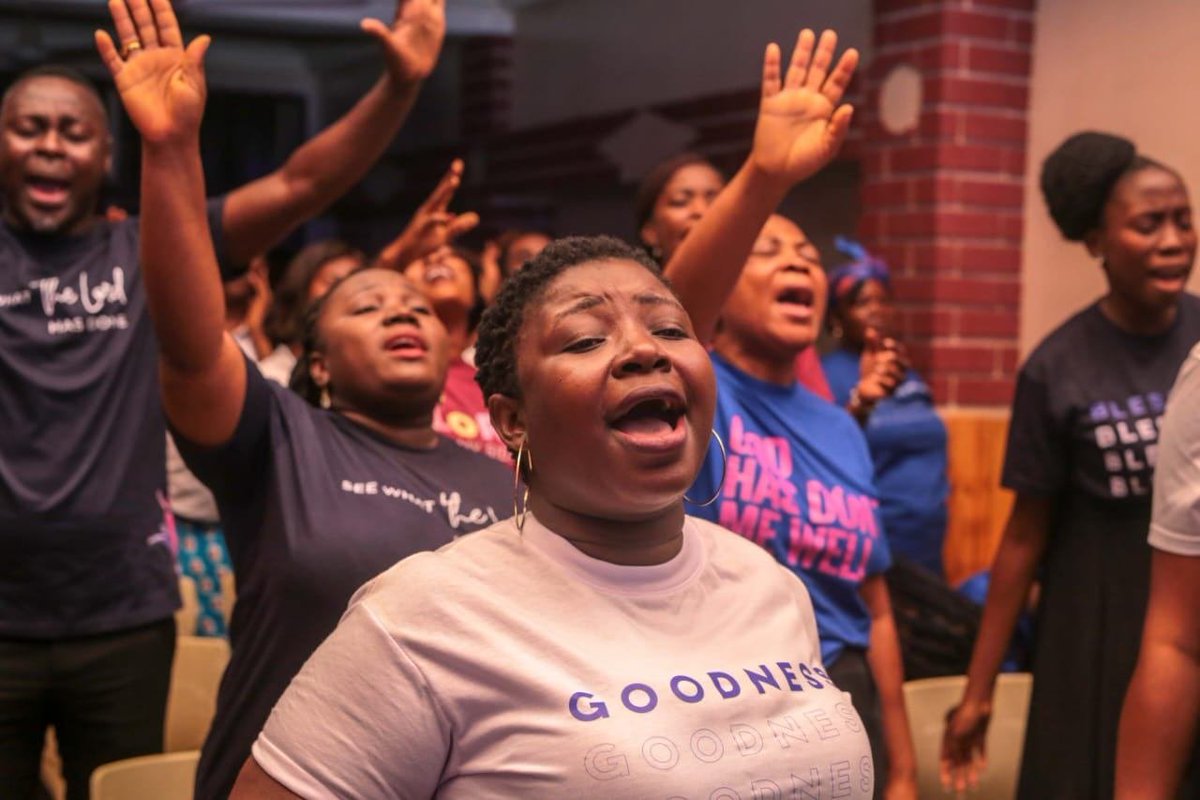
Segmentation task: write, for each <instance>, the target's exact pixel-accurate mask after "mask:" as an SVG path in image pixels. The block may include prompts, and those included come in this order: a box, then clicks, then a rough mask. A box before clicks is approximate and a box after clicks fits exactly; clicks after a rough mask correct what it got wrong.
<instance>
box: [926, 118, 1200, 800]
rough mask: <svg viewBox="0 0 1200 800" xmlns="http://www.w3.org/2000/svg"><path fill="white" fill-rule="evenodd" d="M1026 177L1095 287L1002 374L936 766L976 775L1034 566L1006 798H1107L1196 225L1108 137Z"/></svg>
mask: <svg viewBox="0 0 1200 800" xmlns="http://www.w3.org/2000/svg"><path fill="white" fill-rule="evenodd" d="M1041 184H1042V192H1043V194H1044V195H1045V198H1046V204H1047V206H1048V207H1049V211H1050V216H1051V217H1052V218H1053V219H1054V222H1055V224H1056V225H1057V226H1058V228H1059V230H1060V231H1061V232H1062V234H1063V236H1064V237H1065V238H1066V239H1068V240H1069V241H1074V242H1079V243H1081V244H1082V245H1083V246H1084V247H1086V248H1087V251H1088V253H1089V254H1090V255H1091V256H1092V257H1093V258H1095V259H1097V260H1098V261H1099V264H1100V268H1101V269H1102V270H1103V271H1104V276H1105V279H1106V281H1107V283H1108V291H1107V292H1106V293H1105V294H1104V296H1103V297H1101V298H1100V299H1099V300H1097V301H1096V302H1095V303H1092V304H1091V305H1089V306H1088V307H1087V308H1085V309H1084V310H1083V311H1081V312H1079V313H1078V314H1076V315H1074V316H1073V317H1071V318H1070V319H1069V320H1067V322H1065V323H1064V324H1063V325H1062V326H1060V327H1059V328H1058V329H1057V330H1055V331H1054V332H1053V333H1051V334H1050V335H1049V336H1047V337H1046V338H1045V340H1043V341H1042V343H1041V344H1040V345H1038V347H1037V348H1036V349H1035V350H1034V351H1033V353H1032V354H1031V355H1030V356H1029V359H1028V360H1027V361H1026V362H1025V364H1024V366H1023V367H1022V368H1021V371H1020V374H1019V376H1018V378H1017V389H1016V395H1015V397H1014V399H1013V410H1012V424H1011V428H1010V431H1009V440H1008V451H1007V455H1006V458H1005V465H1004V471H1003V476H1002V482H1003V484H1004V485H1005V486H1006V487H1008V488H1010V489H1012V490H1013V491H1015V492H1016V502H1015V504H1014V506H1013V510H1012V514H1011V516H1010V517H1009V520H1008V525H1007V527H1006V528H1005V531H1004V537H1003V539H1002V541H1001V544H1000V549H999V551H998V552H997V554H996V560H995V564H994V566H993V568H992V584H991V588H990V590H989V592H988V599H987V605H986V606H985V608H984V615H983V622H982V626H981V629H980V633H979V639H978V641H977V642H976V645H975V652H974V654H973V657H972V659H971V666H970V669H969V671H968V682H967V688H966V690H965V692H964V695H963V700H962V702H961V703H960V704H959V705H958V706H957V707H956V708H955V709H954V710H953V711H952V712H951V713H950V715H949V716H948V718H947V726H946V734H945V739H944V742H943V747H942V778H943V782H945V783H947V784H952V785H953V786H954V787H955V788H956V789H958V790H959V791H961V790H962V789H964V788H965V787H966V786H967V785H968V783H973V782H974V781H975V780H976V778H977V776H978V772H979V769H980V767H981V765H982V760H983V743H984V738H985V735H986V732H987V724H988V716H989V713H990V711H991V698H992V690H993V687H994V685H995V679H996V673H997V670H998V668H999V665H1000V661H1001V659H1002V658H1003V656H1004V651H1005V648H1006V647H1007V644H1008V641H1009V639H1010V638H1011V636H1012V631H1013V626H1014V624H1015V623H1016V619H1017V616H1018V615H1019V613H1020V611H1021V608H1022V606H1023V604H1024V602H1025V598H1026V597H1027V595H1028V593H1029V589H1030V586H1031V584H1032V583H1033V580H1034V576H1035V575H1037V576H1038V577H1039V578H1040V580H1041V586H1042V590H1041V600H1040V607H1039V611H1038V631H1037V645H1036V649H1035V653H1034V658H1033V674H1034V686H1033V697H1032V701H1031V704H1030V709H1029V724H1028V728H1027V733H1026V740H1025V751H1024V756H1023V758H1022V763H1021V779H1020V786H1019V790H1018V796H1019V797H1021V798H1046V797H1055V798H1057V797H1070V798H1109V797H1112V796H1113V779H1114V774H1113V773H1114V764H1115V761H1116V743H1117V723H1118V720H1119V717H1120V714H1121V703H1122V700H1123V698H1124V695H1125V689H1126V686H1127V684H1128V682H1129V679H1130V675H1131V674H1132V672H1133V667H1134V663H1135V661H1136V659H1137V650H1138V642H1139V641H1140V639H1141V631H1142V620H1143V618H1144V616H1145V611H1146V600H1147V591H1148V582H1149V567H1150V548H1149V546H1148V545H1147V543H1146V532H1147V530H1148V528H1149V523H1150V487H1151V479H1152V477H1153V471H1154V462H1155V456H1156V453H1157V440H1158V423H1159V419H1160V418H1161V416H1162V414H1163V410H1164V406H1165V403H1166V398H1167V393H1168V392H1169V391H1170V388H1171V385H1172V383H1173V382H1174V380H1175V375H1176V373H1177V372H1178V371H1179V367H1180V365H1181V364H1182V363H1183V361H1184V359H1185V358H1186V357H1187V354H1188V351H1189V350H1190V349H1191V347H1192V345H1193V344H1195V343H1196V341H1197V340H1200V299H1198V298H1196V297H1195V296H1193V295H1190V294H1188V293H1186V292H1185V290H1184V287H1185V285H1186V283H1187V279H1188V275H1189V274H1190V273H1191V270H1192V262H1193V259H1194V257H1195V254H1196V232H1195V230H1194V229H1193V227H1192V209H1191V203H1190V201H1189V200H1188V193H1187V188H1186V187H1185V186H1184V184H1183V181H1182V180H1181V179H1180V177H1179V175H1178V174H1177V173H1176V172H1175V171H1174V170H1173V169H1171V168H1170V167H1167V166H1165V165H1163V164H1161V163H1159V162H1157V161H1154V160H1152V159H1150V158H1147V157H1146V156H1143V155H1140V154H1139V153H1138V152H1137V150H1136V148H1135V147H1134V145H1133V143H1132V142H1129V141H1128V140H1126V139H1122V138H1120V137H1118V136H1112V135H1109V134H1104V133H1094V132H1087V133H1079V134H1076V135H1074V136H1071V137H1070V138H1068V139H1067V140H1066V141H1065V142H1063V143H1062V144H1061V145H1059V147H1058V148H1057V149H1056V150H1055V151H1054V152H1053V153H1051V154H1050V156H1049V157H1048V158H1047V159H1046V161H1045V162H1044V163H1043V165H1042V177H1041ZM1186 796H1189V797H1191V796H1194V795H1192V794H1188V795H1186Z"/></svg>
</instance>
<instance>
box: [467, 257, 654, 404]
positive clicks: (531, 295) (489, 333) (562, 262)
mask: <svg viewBox="0 0 1200 800" xmlns="http://www.w3.org/2000/svg"><path fill="white" fill-rule="evenodd" d="M611 260H618V261H632V262H634V263H635V264H638V265H640V266H642V267H645V268H646V269H647V270H648V271H649V272H650V273H651V274H653V275H654V276H655V277H656V278H658V279H659V280H660V281H662V283H663V285H664V286H666V287H667V288H668V289H669V288H670V284H669V283H668V282H667V280H666V278H664V277H663V274H662V270H661V269H660V268H659V266H658V264H656V263H655V262H654V260H653V259H651V258H650V257H649V256H648V255H646V253H645V252H644V251H642V250H640V249H639V248H636V247H633V246H632V245H630V244H628V243H626V242H623V241H621V240H620V239H615V238H613V237H611V236H572V237H569V238H566V239H559V240H557V241H554V242H551V243H550V244H549V245H547V246H546V249H545V250H543V251H542V252H541V253H539V254H538V255H537V257H536V258H534V259H532V260H531V261H530V262H529V263H528V264H526V265H525V267H524V268H523V269H521V270H520V271H519V272H516V273H515V274H513V276H512V277H510V278H509V279H508V280H507V281H505V282H504V285H503V286H502V287H501V289H500V293H499V294H498V295H496V300H495V302H494V303H492V305H491V306H490V307H489V308H488V310H487V311H485V312H484V313H483V319H482V321H481V322H480V323H479V338H478V340H477V341H476V344H475V364H476V365H477V367H478V369H477V371H476V373H475V380H476V382H478V383H479V387H480V388H481V389H482V390H483V396H484V398H485V399H486V398H488V397H491V396H492V395H494V394H502V395H506V396H508V397H520V396H521V389H520V386H518V384H517V341H518V339H519V338H520V334H521V326H522V325H523V324H524V321H525V312H526V310H527V309H528V308H529V306H530V305H532V304H533V303H535V302H536V301H537V300H538V299H539V298H540V297H541V296H542V294H543V293H544V292H545V291H546V287H548V286H549V285H550V284H551V283H552V282H553V281H554V279H555V278H557V277H558V276H559V275H561V274H563V273H564V272H566V271H567V270H568V269H570V268H571V267H575V266H578V265H580V264H586V263H589V262H592V261H611Z"/></svg>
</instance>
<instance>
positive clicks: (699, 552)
mask: <svg viewBox="0 0 1200 800" xmlns="http://www.w3.org/2000/svg"><path fill="white" fill-rule="evenodd" d="M520 536H522V538H523V539H524V541H525V542H526V544H528V545H530V546H531V547H533V548H534V549H535V550H537V551H538V552H539V553H541V554H542V555H543V556H545V557H546V558H548V559H549V560H550V561H553V562H554V563H555V564H556V565H558V566H559V567H561V568H562V569H563V570H565V571H567V572H568V573H570V574H571V575H573V576H574V577H576V578H578V579H579V580H581V581H583V582H584V583H587V584H588V585H590V586H592V587H594V588H596V589H599V590H600V591H603V592H606V593H609V594H619V595H626V596H645V595H658V594H670V593H671V592H674V591H678V590H679V589H682V588H683V587H684V586H686V585H687V584H688V583H690V582H691V581H692V580H694V579H695V578H696V577H697V576H698V575H699V574H700V572H701V570H703V569H704V564H705V561H706V554H705V552H704V550H705V548H704V544H703V542H702V541H701V540H700V536H699V534H698V532H697V531H696V527H695V523H694V522H693V521H692V520H691V519H690V518H685V520H684V523H683V545H682V546H681V547H680V549H679V552H678V553H676V554H675V556H674V557H673V558H672V559H671V560H670V561H666V562H664V563H662V564H652V565H649V566H644V567H633V566H626V565H624V564H613V563H610V562H608V561H601V560H600V559H598V558H592V557H591V556H589V555H587V554H586V553H584V552H583V551H581V550H580V549H579V548H577V547H575V545H573V544H571V543H570V542H569V541H567V540H566V539H564V538H563V537H561V536H559V535H558V534H557V533H554V532H553V531H551V530H550V529H549V528H547V527H546V526H545V525H543V524H542V523H540V522H538V521H537V519H536V518H535V517H534V516H533V514H528V515H527V516H526V518H525V526H524V528H523V530H522V531H521V533H520Z"/></svg>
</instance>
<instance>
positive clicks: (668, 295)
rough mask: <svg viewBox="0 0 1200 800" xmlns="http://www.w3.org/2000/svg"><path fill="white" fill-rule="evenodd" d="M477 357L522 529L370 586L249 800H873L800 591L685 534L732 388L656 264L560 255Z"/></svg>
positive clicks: (499, 528) (850, 722) (244, 785)
mask: <svg viewBox="0 0 1200 800" xmlns="http://www.w3.org/2000/svg"><path fill="white" fill-rule="evenodd" d="M478 353H479V363H480V364H481V367H480V370H479V381H480V384H481V385H482V387H483V390H484V394H485V395H487V396H488V398H489V408H490V411H491V414H492V419H493V421H494V423H495V425H496V430H497V432H498V433H499V434H500V435H501V436H502V437H503V438H504V440H505V442H507V443H508V444H509V446H510V447H512V448H513V449H514V451H516V453H517V463H518V468H519V470H520V475H521V477H522V479H523V480H524V483H525V485H526V486H527V487H528V491H527V494H526V495H525V497H526V499H525V501H524V502H523V505H524V508H523V509H522V510H521V511H520V513H519V514H518V515H517V516H516V517H515V518H514V519H510V520H507V521H505V522H502V523H499V524H497V525H495V526H493V527H492V528H490V529H488V530H486V531H483V532H480V533H477V534H474V535H472V536H469V537H465V538H464V539H461V540H459V541H456V542H454V543H453V544H451V545H449V546H447V547H444V548H443V549H441V550H439V551H437V552H435V553H427V554H422V555H418V556H414V557H412V558H409V559H406V560H405V561H403V562H401V563H400V564H399V565H397V566H396V567H394V568H393V569H391V570H390V571H388V572H386V573H384V574H383V575H382V576H380V577H379V578H377V579H376V580H375V581H373V582H372V583H370V584H368V585H367V586H366V587H365V588H364V589H363V590H361V591H360V592H359V594H358V596H357V597H356V599H355V600H354V601H353V602H352V603H351V607H350V610H349V611H348V612H347V613H346V616H345V617H344V618H343V619H342V622H341V624H340V625H339V626H338V628H337V630H336V631H335V632H334V633H333V634H332V635H331V636H330V638H329V639H327V640H326V642H325V643H324V644H323V645H322V646H321V647H320V648H319V649H318V651H317V652H316V653H315V654H314V655H313V657H312V658H311V659H310V660H309V662H308V664H307V665H305V667H304V669H303V670H302V671H301V672H300V674H299V675H298V676H297V677H296V679H295V680H294V681H293V682H292V685H291V686H290V687H289V689H288V690H287V692H286V693H285V694H284V696H283V698H282V699H281V700H280V702H279V703H278V705H276V707H275V710H274V712H273V713H272V715H271V719H270V720H269V721H268V723H267V726H266V728H265V730H264V731H263V733H262V735H261V736H260V737H259V739H258V741H257V743H256V744H255V746H254V750H253V758H252V759H251V760H250V761H248V762H247V765H246V768H245V769H244V770H243V772H242V775H241V778H240V779H239V782H238V784H237V786H236V787H235V790H234V794H233V796H234V797H235V798H237V797H242V798H245V797H256V798H258V797H293V796H301V797H309V798H332V797H362V798H375V797H404V798H428V797H439V798H466V797H469V798H480V797H522V798H532V797H549V796H554V797H565V796H575V797H605V798H645V797H663V798H666V797H686V798H692V797H697V798H699V797H703V798H710V797H717V798H723V797H728V798H735V797H783V796H792V795H793V794H796V795H799V796H808V797H855V798H867V797H870V796H871V793H872V790H873V786H874V769H873V766H872V762H871V757H870V751H869V746H868V743H867V738H866V735H865V733H864V731H863V728H862V724H861V721H860V720H859V718H858V715H857V714H856V713H855V711H854V709H853V706H852V705H851V703H850V700H849V697H848V696H847V695H845V694H844V693H843V692H841V691H840V690H838V689H837V688H836V687H835V686H834V685H833V683H832V681H830V679H829V677H828V675H827V674H826V672H825V669H824V667H823V665H822V663H821V656H820V642H819V639H818V636H817V630H816V622H815V618H814V616H813V610H812V604H811V602H810V600H809V597H808V592H807V591H806V590H805V588H804V585H803V584H802V583H801V582H800V581H799V580H798V579H797V578H796V577H795V576H794V575H792V574H791V573H789V572H787V571H785V570H783V569H781V568H780V567H779V566H778V565H777V564H776V563H775V561H774V560H773V559H772V558H771V557H770V556H769V555H767V554H766V553H765V552H764V551H762V550H761V548H759V547H757V546H756V545H754V544H753V543H751V542H749V541H746V540H744V539H742V538H741V537H738V536H736V535H734V534H732V533H729V532H727V531H725V530H724V529H722V528H718V527H716V526H714V525H711V524H709V523H706V522H703V521H701V520H697V519H693V518H690V517H686V516H685V515H684V511H683V505H682V500H683V493H684V491H686V489H687V487H688V486H690V485H691V483H692V481H693V480H694V478H695V476H696V473H697V472H698V470H699V469H700V466H701V464H702V462H703V461H704V459H705V458H706V456H707V457H711V458H720V457H721V453H720V449H719V448H718V447H716V446H713V445H712V443H711V439H710V428H711V424H712V419H713V411H714V406H715V401H716V387H715V381H714V378H713V371H712V366H711V361H710V359H709V357H708V354H707V353H706V352H705V350H704V348H703V347H702V346H701V345H700V343H699V342H698V341H697V339H696V337H695V335H694V333H693V331H692V326H691V323H690V321H689V319H688V317H687V314H686V313H685V312H684V310H683V308H682V306H681V305H680V304H679V302H678V300H676V298H675V296H674V294H673V293H672V292H671V290H670V288H669V287H668V286H667V285H666V284H665V283H664V281H663V279H662V277H661V275H660V273H659V271H658V268H657V267H656V266H655V265H654V263H653V262H651V261H650V260H649V259H648V258H647V257H646V256H645V255H643V254H642V253H640V252H639V251H636V250H634V249H633V248H631V247H629V246H628V245H625V244H624V243H622V242H618V241H616V240H614V239H609V238H596V239H567V240H563V241H559V242H556V243H554V244H552V245H550V246H549V247H548V248H546V250H545V251H543V252H542V254H541V255H539V256H538V257H537V258H536V259H534V260H533V261H532V262H530V263H529V265H528V266H526V267H525V268H524V269H523V270H521V271H520V272H519V273H517V274H516V275H515V276H514V277H513V278H512V279H510V281H509V282H508V283H507V284H505V286H504V288H503V289H502V290H501V292H500V295H499V297H498V298H497V301H496V304H495V306H494V307H493V308H492V309H490V310H489V311H488V312H487V313H486V314H485V316H484V320H483V324H482V325H481V328H480V335H479V350H478ZM523 494H524V492H523ZM699 499H700V500H701V501H702V500H703V498H699Z"/></svg>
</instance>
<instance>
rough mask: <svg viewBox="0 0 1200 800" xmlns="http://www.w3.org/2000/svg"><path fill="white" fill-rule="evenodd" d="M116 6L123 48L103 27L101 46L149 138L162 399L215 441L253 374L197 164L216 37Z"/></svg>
mask: <svg viewBox="0 0 1200 800" xmlns="http://www.w3.org/2000/svg"><path fill="white" fill-rule="evenodd" d="M109 10H110V11H111V12H112V16H113V23H114V25H115V28H116V33H117V38H118V40H119V41H120V42H121V43H122V50H123V52H119V51H118V50H117V47H116V45H114V44H113V40H112V37H110V36H109V35H108V34H107V33H105V32H104V31H98V32H97V33H96V46H97V49H98V50H99V51H100V56H101V58H102V59H103V60H104V63H105V65H106V66H107V67H108V69H109V71H110V72H111V73H112V76H113V80H114V81H115V82H116V85H117V90H118V92H120V95H121V102H122V103H123V104H124V105H125V110H126V111H127V112H128V113H129V117H130V119H132V120H133V124H134V126H135V127H136V128H137V129H138V132H139V133H140V134H141V136H142V210H143V213H142V218H141V263H142V272H143V281H144V283H145V287H146V297H147V301H148V303H149V309H150V316H151V319H152V321H153V322H154V329H155V331H156V333H157V334H158V339H159V346H160V350H159V352H160V369H161V381H162V388H163V398H164V404H165V407H166V411H167V415H168V417H169V418H170V419H171V421H172V423H173V424H174V425H175V426H176V427H177V428H178V429H179V430H180V432H181V433H183V435H184V436H185V437H187V438H189V439H191V440H193V441H195V442H197V443H199V444H218V443H221V442H224V441H226V440H227V439H228V438H229V437H230V436H231V435H232V434H233V431H234V428H235V426H236V424H237V419H238V416H239V414H240V413H241V407H242V402H243V399H244V396H245V391H246V389H245V386H246V374H245V366H244V360H243V357H242V354H241V351H240V350H239V348H238V346H237V345H236V344H235V343H234V341H233V339H231V338H230V337H229V336H228V335H227V334H226V333H225V329H224V328H225V326H224V319H225V301H224V296H223V294H222V290H221V278H220V274H219V272H218V269H217V260H216V255H215V253H214V252H213V246H212V238H211V235H210V233H209V229H208V218H207V214H206V210H205V199H204V174H203V171H202V169H201V166H200V121H201V118H202V117H203V116H204V101H205V97H206V93H207V90H206V86H205V81H204V54H205V52H206V51H207V50H208V45H209V39H208V37H207V36H201V37H199V38H197V39H194V40H193V41H192V43H191V44H189V45H188V46H187V48H186V49H185V48H184V45H183V37H182V35H181V33H180V30H179V23H178V22H177V21H176V19H175V13H174V11H173V10H172V8H171V3H170V2H169V0H110V2H109ZM131 43H137V45H138V46H137V47H136V48H134V47H131Z"/></svg>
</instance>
